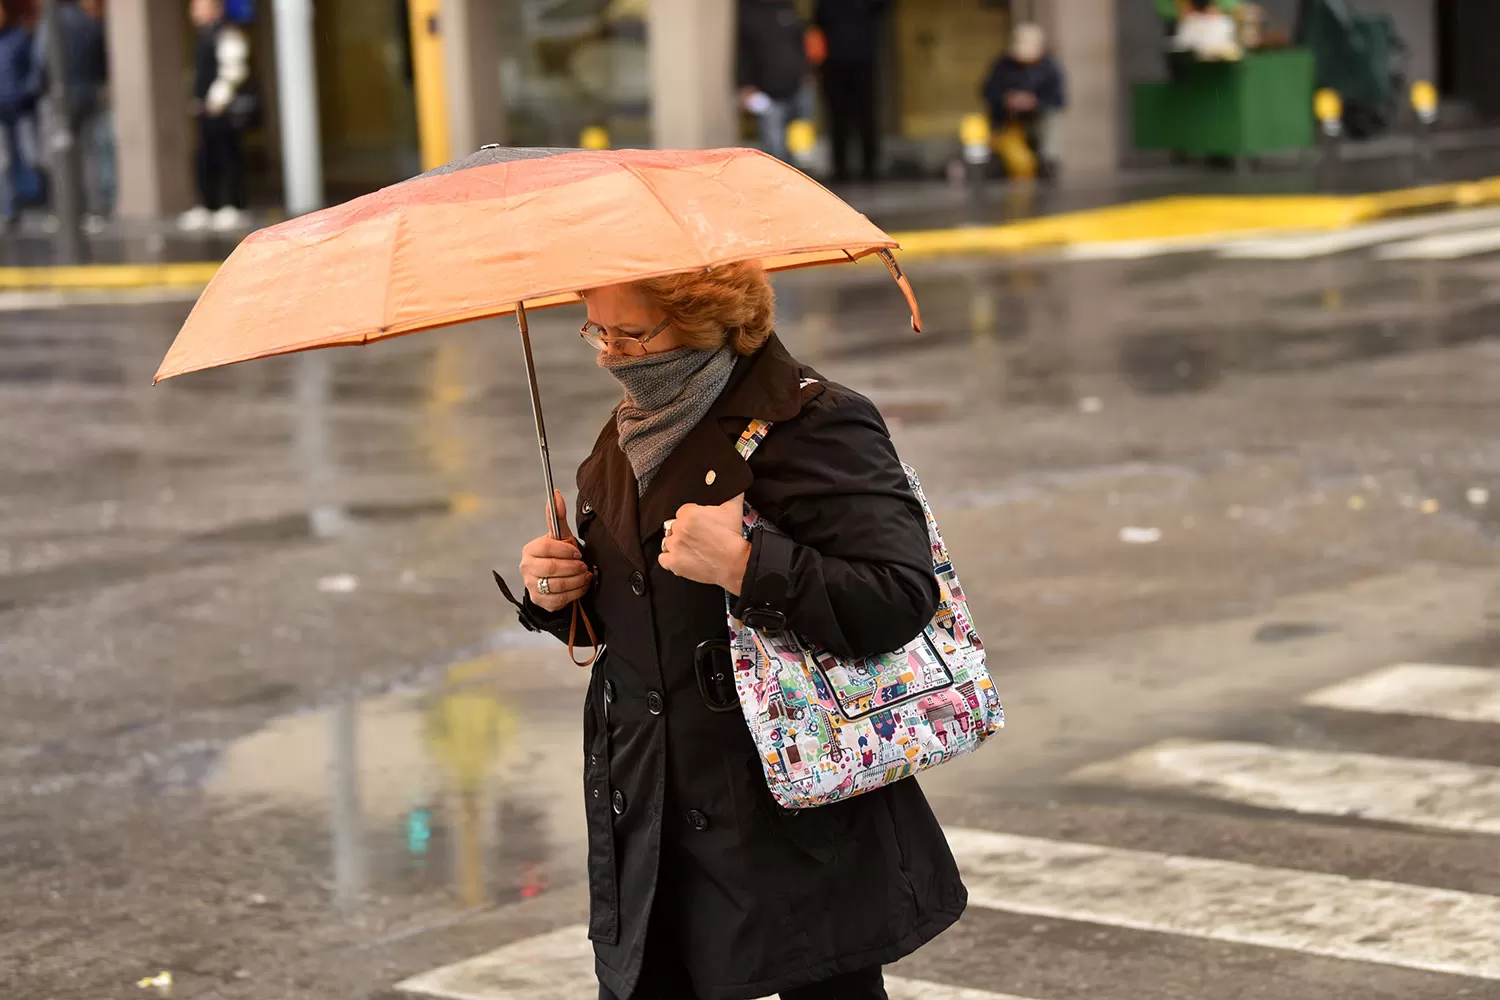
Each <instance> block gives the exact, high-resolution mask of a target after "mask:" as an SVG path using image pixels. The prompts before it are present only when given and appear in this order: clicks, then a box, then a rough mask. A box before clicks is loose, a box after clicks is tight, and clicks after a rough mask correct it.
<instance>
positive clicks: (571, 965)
mask: <svg viewBox="0 0 1500 1000" xmlns="http://www.w3.org/2000/svg"><path fill="white" fill-rule="evenodd" d="M885 985H886V992H887V993H889V994H890V996H891V1000H1025V998H1024V997H1017V996H1012V995H1010V994H1008V993H991V992H988V991H987V990H978V989H972V988H968V987H961V986H945V985H943V984H941V983H931V982H927V981H925V980H921V979H903V978H901V977H899V976H889V975H888V976H886V980H885ZM396 989H397V990H398V991H400V992H402V993H406V994H410V995H412V996H419V997H435V998H438V1000H580V998H584V997H590V996H594V995H596V994H597V991H598V986H597V983H596V980H595V979H594V951H593V945H591V944H590V943H589V940H588V929H587V928H586V927H583V926H581V925H580V926H573V927H564V928H562V929H561V930H556V931H553V932H552V933H550V934H541V935H538V936H536V937H532V938H527V939H525V940H523V941H518V942H516V943H515V944H509V945H506V946H505V947H503V948H497V949H495V950H494V951H492V952H489V953H488V954H485V955H480V956H479V957H478V958H471V959H469V960H468V961H465V962H458V963H456V964H454V965H448V966H444V967H443V968H441V969H434V970H432V971H431V972H424V973H422V974H421V975H419V976H413V977H412V978H411V979H408V980H406V981H405V982H403V983H399V984H397V986H396Z"/></svg>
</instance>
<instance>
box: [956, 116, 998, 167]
mask: <svg viewBox="0 0 1500 1000" xmlns="http://www.w3.org/2000/svg"><path fill="white" fill-rule="evenodd" d="M958 141H959V142H961V143H962V144H963V147H964V161H965V162H966V163H971V164H976V165H978V164H982V163H988V162H989V160H990V120H989V118H987V117H986V116H984V115H981V114H971V115H964V117H963V120H962V121H961V122H959V124H958Z"/></svg>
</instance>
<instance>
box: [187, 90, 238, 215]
mask: <svg viewBox="0 0 1500 1000" xmlns="http://www.w3.org/2000/svg"><path fill="white" fill-rule="evenodd" d="M198 199H199V201H200V202H201V203H202V205H203V207H204V208H207V209H209V210H210V211H217V210H218V209H220V208H223V207H224V206H225V205H232V206H234V207H235V208H244V207H245V138H244V134H243V132H242V131H241V130H240V129H238V128H236V127H235V126H234V125H233V124H231V122H230V121H229V119H228V118H227V117H226V116H224V115H208V114H203V115H199V116H198Z"/></svg>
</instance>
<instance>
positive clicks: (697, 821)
mask: <svg viewBox="0 0 1500 1000" xmlns="http://www.w3.org/2000/svg"><path fill="white" fill-rule="evenodd" d="M687 821H688V826H690V827H692V828H693V829H694V830H697V831H698V832H699V833H702V832H703V831H704V830H707V829H708V817H707V816H705V815H703V814H702V813H701V812H699V811H698V810H696V809H689V810H688V814H687Z"/></svg>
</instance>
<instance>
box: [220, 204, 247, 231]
mask: <svg viewBox="0 0 1500 1000" xmlns="http://www.w3.org/2000/svg"><path fill="white" fill-rule="evenodd" d="M249 225H250V222H249V216H248V215H246V214H245V213H244V212H241V211H240V210H239V209H237V208H235V207H234V206H232V205H225V206H224V207H223V208H221V209H219V210H218V211H217V212H215V213H214V218H213V227H214V232H216V233H232V232H234V231H235V230H238V229H247V228H249Z"/></svg>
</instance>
